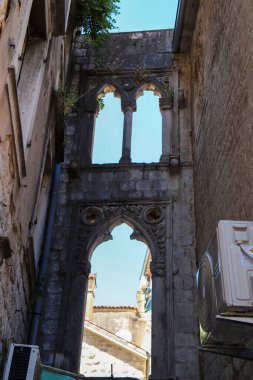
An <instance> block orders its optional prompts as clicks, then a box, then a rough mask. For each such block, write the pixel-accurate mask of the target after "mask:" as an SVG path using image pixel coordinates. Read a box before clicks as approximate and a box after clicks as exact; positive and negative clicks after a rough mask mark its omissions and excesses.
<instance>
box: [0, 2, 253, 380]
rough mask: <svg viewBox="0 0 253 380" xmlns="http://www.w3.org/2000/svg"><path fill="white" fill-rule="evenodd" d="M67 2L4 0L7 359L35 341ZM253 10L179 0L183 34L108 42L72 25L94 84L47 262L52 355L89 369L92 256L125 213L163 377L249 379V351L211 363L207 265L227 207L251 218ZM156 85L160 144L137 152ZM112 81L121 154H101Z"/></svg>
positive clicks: (74, 75) (79, 120)
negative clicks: (202, 337)
mask: <svg viewBox="0 0 253 380" xmlns="http://www.w3.org/2000/svg"><path fill="white" fill-rule="evenodd" d="M69 3H70V2H69ZM69 3H68V2H67V1H65V2H64V1H62V2H57V4H61V6H60V8H59V9H58V8H57V4H56V2H54V1H46V0H45V1H41V0H34V1H29V0H24V1H22V2H19V1H7V0H6V1H5V0H4V1H2V2H1V4H0V52H1V54H0V72H1V75H0V126H1V129H0V161H1V163H0V168H1V170H0V216H1V219H0V313H1V325H0V339H1V342H0V351H1V352H0V354H1V356H2V357H5V354H6V348H7V346H8V344H9V342H10V341H12V340H14V341H15V342H25V343H26V342H27V339H28V338H27V337H28V331H29V329H30V321H31V310H32V300H33V294H34V285H35V279H36V277H37V274H38V272H39V260H40V257H41V252H42V250H41V248H42V245H43V240H44V237H45V219H46V213H47V209H49V210H50V209H51V207H49V208H48V205H49V189H50V187H51V182H52V172H53V168H54V166H55V162H56V161H61V159H62V151H61V149H60V146H59V145H60V144H59V145H58V144H55V142H59V141H60V140H61V128H58V127H59V125H62V124H61V123H60V124H59V122H58V117H57V113H56V112H55V107H53V103H52V97H51V95H52V89H53V88H54V87H57V86H58V84H59V83H60V81H61V79H62V78H64V77H65V74H66V68H67V62H68V58H69V56H70V55H69V50H70V43H71V38H67V39H65V38H63V37H61V35H62V34H64V33H65V32H66V25H67V23H66V19H65V15H68V12H66V9H65V6H67V5H69ZM63 4H64V6H63ZM63 14H64V17H62V16H63ZM38 15H39V16H38ZM252 20H253V9H252V2H251V0H244V1H239V0H232V1H216V2H210V1H208V0H203V1H201V2H200V1H198V0H189V1H187V2H186V1H183V0H182V1H179V12H178V19H177V22H176V28H175V32H174V37H173V31H172V30H171V31H169V30H162V31H149V32H136V33H134V32H133V33H119V34H113V35H112V36H110V37H108V39H107V40H106V41H105V43H104V45H103V46H100V47H99V48H94V47H92V46H91V45H89V44H87V43H86V42H85V40H84V38H83V36H81V35H79V36H77V37H76V39H75V42H74V50H73V55H72V56H71V62H72V67H71V76H70V84H71V85H72V86H74V87H75V89H76V91H77V93H78V94H79V95H82V97H81V98H80V100H79V103H78V104H77V105H76V107H74V108H73V109H72V112H71V113H70V114H69V117H68V120H67V121H66V128H65V145H64V153H65V159H64V164H63V165H62V169H61V180H60V187H59V196H58V199H57V209H56V216H55V221H54V230H53V240H52V244H51V249H50V257H49V263H47V262H46V263H45V266H44V267H45V268H44V270H45V273H46V274H47V281H46V291H45V293H44V294H43V309H42V310H41V312H42V313H41V318H40V331H39V335H38V339H37V342H38V344H39V345H40V349H41V354H42V360H43V362H44V363H47V364H49V365H53V366H56V367H58V368H64V369H70V370H74V371H78V370H79V359H80V352H81V343H82V332H83V318H84V311H85V300H86V299H85V298H86V292H87V280H88V275H89V272H90V263H89V261H90V257H91V255H92V252H93V250H94V249H95V247H96V246H97V245H98V244H100V243H101V242H103V241H105V240H107V239H110V238H111V234H110V233H111V230H112V228H113V227H114V226H116V225H118V224H120V223H122V222H126V223H128V224H129V225H130V226H131V227H132V228H133V229H134V233H133V236H132V237H133V238H136V239H140V240H142V241H144V242H145V243H146V244H147V245H148V246H149V248H150V250H151V255H152V266H151V270H152V276H153V318H152V331H153V335H152V350H153V351H152V377H153V378H154V379H156V378H157V379H158V378H159V379H171V380H172V379H178V380H186V379H187V380H198V379H199V378H202V379H203V380H214V379H215V380H232V379H236V380H244V379H245V380H246V379H247V380H248V379H250V378H251V376H252V375H251V374H252V362H249V361H246V360H243V359H238V358H233V357H225V356H223V355H220V354H213V353H207V352H202V353H201V354H200V361H199V350H198V345H199V341H198V323H197V310H196V289H195V287H196V286H195V274H196V269H197V268H196V258H197V260H198V259H199V258H200V256H201V254H202V253H203V250H204V249H205V248H206V246H207V244H208V242H209V241H210V239H211V238H212V236H213V235H214V233H215V227H216V225H217V222H218V220H219V219H239V220H240V219H241V220H242V219H251V220H252V219H253V216H252V201H251V192H252V191H251V189H252V186H251V185H252V182H253V178H252V171H251V163H252V157H253V155H252V146H253V144H252V114H253V112H252V111H253V109H252V108H253V101H252V99H253V94H252V93H253V86H252V25H253V22H252ZM28 25H29V31H30V32H29V33H28V34H27V27H28ZM68 36H70V35H68ZM172 39H173V42H172ZM172 51H173V53H172ZM2 52H4V54H2ZM64 62H65V63H64ZM144 90H150V91H153V92H154V93H155V94H156V95H158V96H159V97H160V100H159V104H160V109H161V113H162V125H161V128H162V132H163V143H162V155H161V159H160V161H159V162H156V163H151V164H145V163H143V164H136V163H133V162H131V125H132V114H133V112H136V98H137V97H138V96H139V95H141V94H142V91H144ZM107 91H112V92H114V94H115V95H116V96H119V97H120V98H121V104H122V111H123V112H124V137H123V145H122V158H121V160H120V162H119V163H117V164H108V165H94V164H92V147H93V138H94V127H95V120H96V116H97V112H98V103H97V97H98V96H102V95H103V94H104V93H106V92H107ZM57 126H58V127H57ZM192 151H193V155H192ZM193 195H194V198H193ZM53 196H55V193H54V194H53ZM194 212H195V214H194ZM195 220H196V234H195ZM44 241H45V240H44ZM195 248H196V249H197V255H196V251H195ZM47 264H48V265H47ZM45 273H44V274H45ZM43 280H44V277H43ZM199 363H200V373H199Z"/></svg>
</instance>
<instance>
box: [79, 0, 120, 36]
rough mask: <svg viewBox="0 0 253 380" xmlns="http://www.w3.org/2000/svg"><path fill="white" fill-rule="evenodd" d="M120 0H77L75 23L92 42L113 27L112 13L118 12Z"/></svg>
mask: <svg viewBox="0 0 253 380" xmlns="http://www.w3.org/2000/svg"><path fill="white" fill-rule="evenodd" d="M119 1H120V0H77V24H78V25H79V26H82V27H83V29H84V33H85V34H87V35H88V36H90V37H91V39H92V41H93V42H95V43H96V42H99V40H100V39H101V37H103V36H104V35H106V34H107V33H108V32H109V31H110V30H111V29H114V28H115V19H114V18H113V16H114V15H117V14H118V13H119V6H118V4H119Z"/></svg>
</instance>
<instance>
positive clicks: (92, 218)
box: [80, 207, 102, 226]
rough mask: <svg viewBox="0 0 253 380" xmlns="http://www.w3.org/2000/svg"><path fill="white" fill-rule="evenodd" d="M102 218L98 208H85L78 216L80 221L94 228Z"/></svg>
mask: <svg viewBox="0 0 253 380" xmlns="http://www.w3.org/2000/svg"><path fill="white" fill-rule="evenodd" d="M101 218H102V211H101V209H99V208H98V207H87V208H85V209H84V210H82V212H81V214H80V219H81V221H82V222H83V223H84V224H86V225H88V226H95V225H96V224H98V222H99V221H100V219H101Z"/></svg>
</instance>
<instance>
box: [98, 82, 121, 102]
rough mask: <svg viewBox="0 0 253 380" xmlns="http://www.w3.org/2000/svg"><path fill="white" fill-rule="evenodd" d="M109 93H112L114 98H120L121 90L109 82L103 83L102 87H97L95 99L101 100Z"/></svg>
mask: <svg viewBox="0 0 253 380" xmlns="http://www.w3.org/2000/svg"><path fill="white" fill-rule="evenodd" d="M109 92H113V93H114V96H115V98H122V93H121V89H120V88H119V87H118V86H117V85H115V84H114V83H110V82H108V83H105V84H103V85H102V86H100V87H98V89H97V91H96V97H97V99H101V98H103V97H104V96H105V95H106V94H108V93H109Z"/></svg>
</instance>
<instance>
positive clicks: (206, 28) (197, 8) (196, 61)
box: [173, 0, 253, 380]
mask: <svg viewBox="0 0 253 380" xmlns="http://www.w3.org/2000/svg"><path fill="white" fill-rule="evenodd" d="M252 25H253V5H252V1H250V0H246V1H243V2H241V1H237V0H233V1H229V2H228V1H209V0H203V1H198V0H196V1H194V0H191V1H189V2H186V1H180V2H179V12H178V18H177V22H176V29H175V34H174V41H173V49H174V52H175V59H186V60H187V61H188V62H189V63H190V66H191V102H190V107H191V121H190V125H189V132H190V133H191V136H192V147H193V171H194V208H195V225H196V235H195V236H196V255H197V260H198V261H199V259H200V256H201V254H202V253H203V251H204V250H205V249H206V247H207V245H208V243H209V241H210V240H211V239H212V237H213V236H214V234H215V230H216V227H217V224H218V221H219V220H221V219H230V220H252V219H253V208H252V196H251V193H252V184H253V171H252V153H253V150H252V149H253V148H252V143H253V134H252V111H253V76H252V67H253V58H252V57H253V55H252V49H253V42H252V34H253V26H252ZM183 57H185V58H183ZM200 368H201V374H202V378H203V379H205V380H211V379H216V380H228V379H238V380H240V379H251V378H252V370H253V365H252V361H244V360H242V359H239V358H233V357H231V356H230V357H229V356H223V355H219V354H214V353H209V354H208V353H205V352H202V353H201V356H200Z"/></svg>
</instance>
